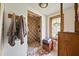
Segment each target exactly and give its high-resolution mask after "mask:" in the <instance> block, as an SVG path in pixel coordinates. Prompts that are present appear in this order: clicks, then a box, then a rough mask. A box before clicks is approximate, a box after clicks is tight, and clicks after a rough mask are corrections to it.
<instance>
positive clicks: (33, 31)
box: [28, 11, 41, 48]
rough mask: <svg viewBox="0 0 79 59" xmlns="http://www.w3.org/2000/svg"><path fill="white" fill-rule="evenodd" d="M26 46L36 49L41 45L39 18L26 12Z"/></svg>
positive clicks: (30, 12)
mask: <svg viewBox="0 0 79 59" xmlns="http://www.w3.org/2000/svg"><path fill="white" fill-rule="evenodd" d="M28 30H29V31H28V46H29V47H33V48H34V47H38V46H40V44H41V16H40V15H38V14H36V13H34V12H32V11H28Z"/></svg>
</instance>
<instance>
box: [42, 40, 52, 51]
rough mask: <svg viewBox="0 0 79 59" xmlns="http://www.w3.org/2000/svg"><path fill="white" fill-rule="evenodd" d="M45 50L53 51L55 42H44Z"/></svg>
mask: <svg viewBox="0 0 79 59" xmlns="http://www.w3.org/2000/svg"><path fill="white" fill-rule="evenodd" d="M43 49H45V50H46V51H48V52H50V51H51V50H53V41H52V40H51V41H50V42H48V40H43Z"/></svg>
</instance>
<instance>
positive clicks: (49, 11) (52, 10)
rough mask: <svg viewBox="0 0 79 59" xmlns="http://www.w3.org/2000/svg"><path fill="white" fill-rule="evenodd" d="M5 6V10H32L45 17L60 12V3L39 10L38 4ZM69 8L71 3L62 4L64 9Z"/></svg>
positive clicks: (49, 4) (50, 4) (11, 4)
mask: <svg viewBox="0 0 79 59" xmlns="http://www.w3.org/2000/svg"><path fill="white" fill-rule="evenodd" d="M5 6H6V8H9V9H10V10H11V9H15V10H17V7H18V9H23V10H25V9H29V8H30V9H34V10H36V11H38V12H40V13H41V14H44V15H46V16H47V15H50V14H53V13H56V12H60V3H48V7H47V8H41V7H40V6H39V4H38V3H22V4H20V3H10V4H5ZM71 6H73V3H64V9H67V8H69V7H71Z"/></svg>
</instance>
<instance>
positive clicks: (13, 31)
mask: <svg viewBox="0 0 79 59" xmlns="http://www.w3.org/2000/svg"><path fill="white" fill-rule="evenodd" d="M7 35H8V36H9V37H8V43H9V44H10V45H11V46H14V45H15V40H16V22H15V14H14V13H13V16H12V19H11V24H10V26H9V30H8V33H7Z"/></svg>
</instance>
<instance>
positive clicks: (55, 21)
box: [52, 17, 61, 39]
mask: <svg viewBox="0 0 79 59" xmlns="http://www.w3.org/2000/svg"><path fill="white" fill-rule="evenodd" d="M60 23H61V20H60V17H59V18H55V19H53V20H52V37H53V38H56V39H57V38H58V32H60Z"/></svg>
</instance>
